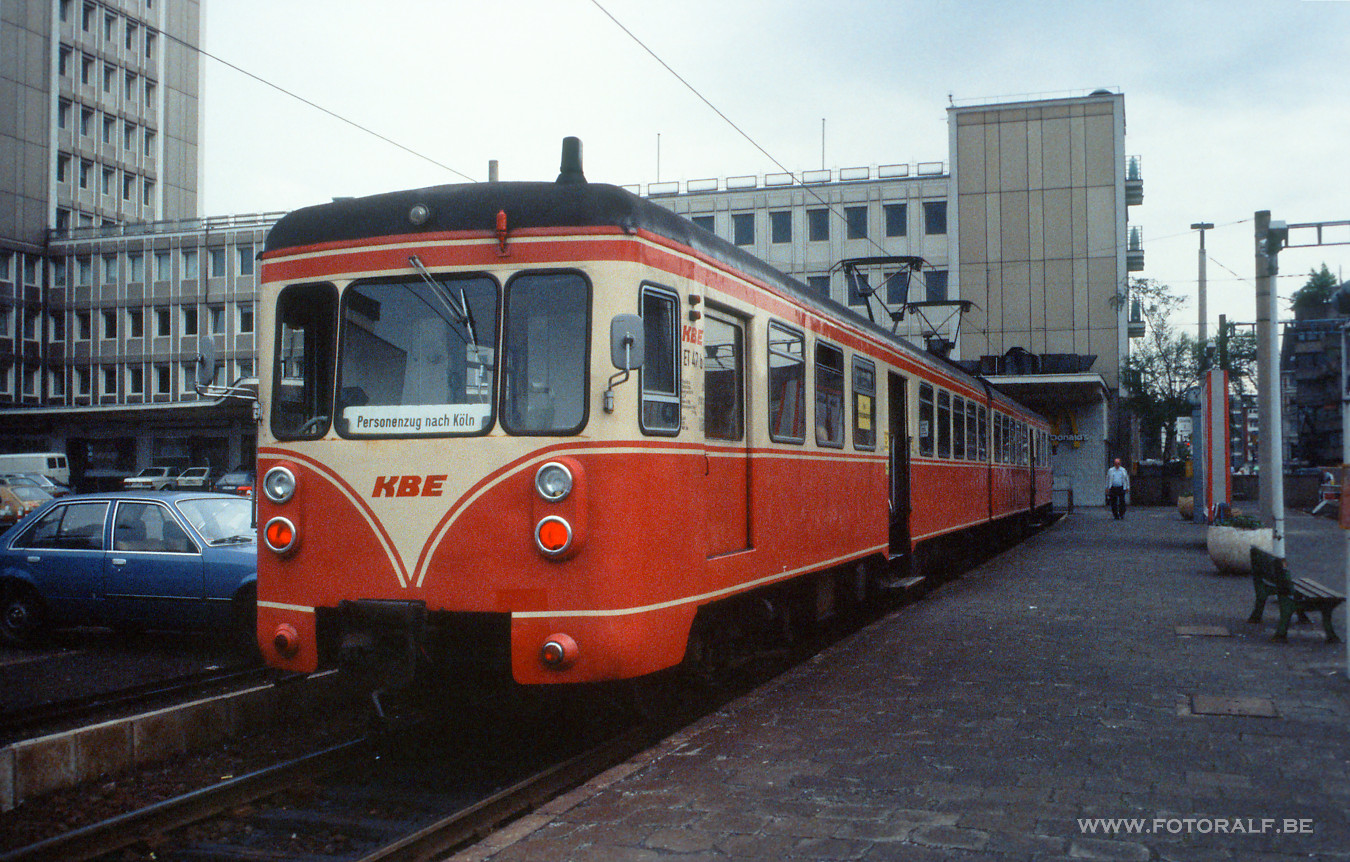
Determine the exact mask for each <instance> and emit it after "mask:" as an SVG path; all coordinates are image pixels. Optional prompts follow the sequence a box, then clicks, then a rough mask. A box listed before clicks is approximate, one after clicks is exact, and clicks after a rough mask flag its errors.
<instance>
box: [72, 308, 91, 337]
mask: <svg viewBox="0 0 1350 862" xmlns="http://www.w3.org/2000/svg"><path fill="white" fill-rule="evenodd" d="M93 328H94V325H93V317H92V315H91V314H90V313H89V312H88V311H77V312H75V340H76V341H88V340H89V334H90V333H91V332H92V331H93Z"/></svg>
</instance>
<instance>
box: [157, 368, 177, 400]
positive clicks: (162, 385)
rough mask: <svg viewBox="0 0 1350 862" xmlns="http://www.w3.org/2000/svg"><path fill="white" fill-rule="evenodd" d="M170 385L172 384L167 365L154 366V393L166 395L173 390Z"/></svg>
mask: <svg viewBox="0 0 1350 862" xmlns="http://www.w3.org/2000/svg"><path fill="white" fill-rule="evenodd" d="M172 385H173V384H172V379H171V375H170V373H169V366H167V365H156V366H155V394H156V395H168V394H170V393H171V392H172V391H173V389H172Z"/></svg>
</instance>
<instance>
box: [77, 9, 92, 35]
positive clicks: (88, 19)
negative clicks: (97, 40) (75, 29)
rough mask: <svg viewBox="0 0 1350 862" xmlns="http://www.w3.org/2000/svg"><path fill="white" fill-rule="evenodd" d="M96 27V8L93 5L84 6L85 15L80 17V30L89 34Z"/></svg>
mask: <svg viewBox="0 0 1350 862" xmlns="http://www.w3.org/2000/svg"><path fill="white" fill-rule="evenodd" d="M93 26H94V7H93V5H92V4H89V3H86V4H85V5H84V14H83V15H81V16H80V29H81V30H83V31H84V32H86V33H88V32H89V31H90V29H92V28H93Z"/></svg>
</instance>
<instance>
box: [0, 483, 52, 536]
mask: <svg viewBox="0 0 1350 862" xmlns="http://www.w3.org/2000/svg"><path fill="white" fill-rule="evenodd" d="M50 499H52V495H51V494H48V493H47V492H46V491H44V490H42V489H41V488H39V487H38V486H37V485H26V484H17V483H13V482H9V481H6V480H0V527H8V526H10V525H12V524H17V523H18V522H19V521H20V520H21V519H22V518H23V516H24V515H27V514H28V513H29V512H31V511H33V510H34V509H36V508H37V507H38V506H41V505H42V504H43V503H45V502H47V501H48V500H50Z"/></svg>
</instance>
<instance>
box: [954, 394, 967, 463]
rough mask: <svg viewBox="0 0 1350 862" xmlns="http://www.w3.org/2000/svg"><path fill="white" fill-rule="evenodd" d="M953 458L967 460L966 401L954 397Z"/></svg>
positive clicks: (957, 396) (958, 396) (959, 397)
mask: <svg viewBox="0 0 1350 862" xmlns="http://www.w3.org/2000/svg"><path fill="white" fill-rule="evenodd" d="M952 457H953V458H956V459H957V460H959V461H964V460H966V399H964V398H962V397H961V396H960V395H953V396H952Z"/></svg>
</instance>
